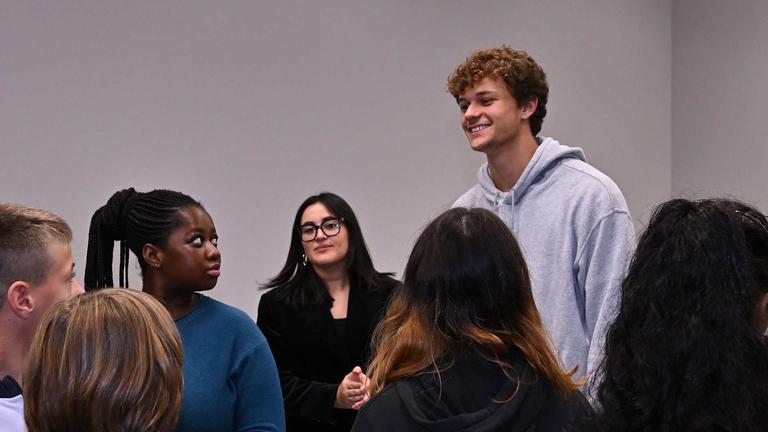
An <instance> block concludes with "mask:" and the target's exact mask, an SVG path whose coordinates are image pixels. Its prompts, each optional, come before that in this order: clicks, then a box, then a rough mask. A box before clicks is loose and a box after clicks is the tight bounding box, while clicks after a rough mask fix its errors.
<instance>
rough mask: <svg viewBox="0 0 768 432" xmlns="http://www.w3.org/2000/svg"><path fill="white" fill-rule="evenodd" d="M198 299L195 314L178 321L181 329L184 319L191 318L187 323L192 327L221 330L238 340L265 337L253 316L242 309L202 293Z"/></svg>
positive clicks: (253, 340) (212, 330) (222, 332)
mask: <svg viewBox="0 0 768 432" xmlns="http://www.w3.org/2000/svg"><path fill="white" fill-rule="evenodd" d="M198 301H199V304H198V308H197V310H196V311H194V312H195V313H196V315H195V316H193V317H192V316H190V317H183V318H181V319H180V320H179V321H177V324H178V325H179V330H182V328H184V327H185V325H184V323H183V322H182V321H184V320H185V319H189V321H190V323H188V324H187V325H188V326H190V327H192V326H194V327H195V328H197V329H199V330H201V331H205V332H213V333H217V332H220V333H219V334H220V335H222V336H223V335H231V336H233V337H235V339H236V340H238V341H248V344H251V343H260V342H261V341H262V340H263V339H264V335H262V333H261V331H260V330H259V328H258V327H257V326H256V323H255V322H254V320H253V318H251V317H250V316H249V315H248V314H246V313H245V312H243V311H242V310H240V309H238V308H236V307H234V306H230V305H228V304H225V303H222V302H220V301H218V300H215V299H212V298H210V297H207V296H204V295H202V294H201V295H200V298H199V300H198ZM190 315H191V314H190ZM191 322H193V324H192V323H191Z"/></svg>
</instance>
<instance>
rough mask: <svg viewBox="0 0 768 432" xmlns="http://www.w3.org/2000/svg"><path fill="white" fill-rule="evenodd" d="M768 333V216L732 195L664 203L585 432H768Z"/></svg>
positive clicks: (629, 289)
mask: <svg viewBox="0 0 768 432" xmlns="http://www.w3.org/2000/svg"><path fill="white" fill-rule="evenodd" d="M766 328H768V219H766V217H765V216H764V215H763V214H761V213H760V212H759V211H757V210H756V209H754V208H752V207H750V206H747V205H745V204H742V203H739V202H736V201H731V200H721V199H711V200H701V201H688V200H684V199H675V200H672V201H669V202H666V203H664V204H662V205H660V206H659V207H658V208H657V209H656V211H655V212H654V214H653V216H652V218H651V222H650V224H649V225H648V227H647V229H646V230H645V232H644V233H643V234H642V236H641V237H640V241H639V244H638V247H637V250H636V252H635V255H634V257H633V259H632V263H631V265H630V267H629V272H628V274H627V276H626V278H625V279H624V281H623V283H622V298H621V306H620V308H619V313H618V316H617V318H616V321H615V322H614V323H613V325H612V326H611V327H610V329H609V331H608V335H607V339H606V344H605V359H604V362H603V363H602V365H601V368H600V369H599V371H598V374H597V376H598V377H602V380H596V381H595V382H594V383H593V384H592V385H593V386H595V387H596V392H595V393H596V395H597V400H598V402H599V404H600V406H601V407H602V408H601V409H600V413H599V415H598V416H597V417H596V420H595V424H593V425H589V426H588V427H587V428H585V430H589V431H592V430H598V431H617V432H618V431H621V432H632V431H638V432H640V431H643V432H645V431H648V432H650V431H654V432H655V431H739V432H753V431H754V432H756V431H764V430H766V428H767V427H768V347H767V346H766V343H765V339H764V337H763V334H764V332H765V330H766Z"/></svg>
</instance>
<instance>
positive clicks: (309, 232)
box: [299, 217, 344, 242]
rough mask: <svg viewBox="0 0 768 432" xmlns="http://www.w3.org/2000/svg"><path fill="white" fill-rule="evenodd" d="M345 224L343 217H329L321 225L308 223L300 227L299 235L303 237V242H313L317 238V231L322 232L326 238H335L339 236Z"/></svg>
mask: <svg viewBox="0 0 768 432" xmlns="http://www.w3.org/2000/svg"><path fill="white" fill-rule="evenodd" d="M343 223H344V218H343V217H329V218H326V219H324V220H323V221H322V222H321V223H320V225H315V224H313V223H312V222H307V223H305V224H304V225H302V226H300V227H299V234H300V235H301V241H303V242H311V241H312V240H314V239H316V238H317V231H318V230H322V231H323V234H325V235H326V237H333V236H336V235H339V233H340V232H341V224H343Z"/></svg>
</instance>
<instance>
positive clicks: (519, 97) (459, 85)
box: [448, 46, 549, 136]
mask: <svg viewBox="0 0 768 432" xmlns="http://www.w3.org/2000/svg"><path fill="white" fill-rule="evenodd" d="M484 78H501V79H503V80H504V83H505V84H506V85H507V90H509V93H510V94H511V95H512V97H514V98H515V102H517V104H518V105H522V104H525V103H527V102H529V101H531V100H533V99H534V98H535V99H538V105H537V107H536V112H534V113H533V115H531V117H530V118H529V119H528V121H529V124H530V126H531V133H532V134H533V136H536V135H538V134H539V132H541V125H542V124H543V123H544V117H546V115H547V99H548V98H549V86H548V85H547V76H546V75H545V74H544V70H543V69H542V68H541V66H539V64H538V63H536V61H535V60H534V59H533V58H531V56H530V55H528V53H527V52H525V51H522V50H516V49H512V48H510V47H507V46H502V47H501V48H491V49H486V50H480V51H476V52H474V53H472V54H471V55H470V56H469V57H467V60H466V61H465V62H464V63H462V64H461V65H459V67H457V68H456V70H455V71H454V72H453V73H452V74H451V76H450V77H448V91H449V92H450V93H451V95H452V96H453V97H454V98H455V99H456V100H457V101H458V99H459V97H460V96H461V95H462V94H463V93H464V92H465V91H467V89H469V88H471V87H473V86H475V85H476V84H477V83H479V82H480V81H482V80H483V79H484Z"/></svg>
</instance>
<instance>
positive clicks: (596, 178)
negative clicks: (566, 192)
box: [558, 158, 628, 211]
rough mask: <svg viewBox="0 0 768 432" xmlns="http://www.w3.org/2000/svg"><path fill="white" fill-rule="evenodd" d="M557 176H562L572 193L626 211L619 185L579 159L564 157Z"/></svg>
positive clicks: (626, 207)
mask: <svg viewBox="0 0 768 432" xmlns="http://www.w3.org/2000/svg"><path fill="white" fill-rule="evenodd" d="M558 176H559V177H563V178H564V179H565V180H566V181H567V183H568V184H569V185H570V187H571V188H573V189H574V190H573V191H574V193H577V194H578V195H580V196H581V197H584V196H585V195H586V196H587V197H588V198H589V199H590V201H591V202H593V203H594V202H597V203H601V204H603V205H605V206H607V207H610V208H613V209H616V210H622V211H628V206H627V202H626V200H625V199H624V195H623V194H622V193H621V190H620V189H619V186H618V185H617V184H616V182H614V181H613V179H611V178H610V177H608V176H607V175H606V174H604V173H603V172H602V171H600V170H598V169H597V168H595V167H593V166H592V165H590V164H588V163H587V162H585V161H583V160H579V159H575V158H574V159H564V160H563V161H562V162H561V163H560V164H559V169H558Z"/></svg>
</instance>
